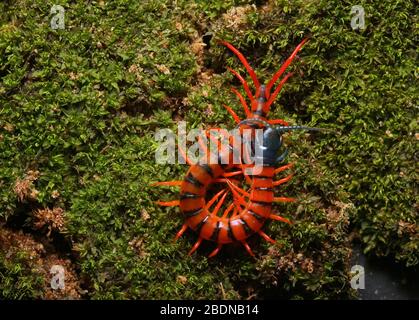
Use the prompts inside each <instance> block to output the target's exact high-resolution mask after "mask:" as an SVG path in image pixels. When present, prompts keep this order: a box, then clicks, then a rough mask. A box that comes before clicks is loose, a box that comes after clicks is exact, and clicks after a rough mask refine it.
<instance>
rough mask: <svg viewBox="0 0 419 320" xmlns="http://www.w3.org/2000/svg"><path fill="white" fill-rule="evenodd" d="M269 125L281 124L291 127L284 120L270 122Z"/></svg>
mask: <svg viewBox="0 0 419 320" xmlns="http://www.w3.org/2000/svg"><path fill="white" fill-rule="evenodd" d="M268 122H269V124H273V125H274V124H280V125H281V126H289V123H288V122H286V121H285V120H282V119H275V120H268Z"/></svg>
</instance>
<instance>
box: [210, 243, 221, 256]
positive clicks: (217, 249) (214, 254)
mask: <svg viewBox="0 0 419 320" xmlns="http://www.w3.org/2000/svg"><path fill="white" fill-rule="evenodd" d="M222 247H223V245H222V244H219V245H218V246H217V248H215V249H214V251H212V252H211V253H210V254H209V256H208V258H212V257H214V256H216V255H217V254H218V252H220V250H221V248H222Z"/></svg>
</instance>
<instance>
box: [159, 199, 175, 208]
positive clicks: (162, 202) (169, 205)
mask: <svg viewBox="0 0 419 320" xmlns="http://www.w3.org/2000/svg"><path fill="white" fill-rule="evenodd" d="M156 203H157V204H158V205H159V206H163V207H176V206H178V205H179V203H180V201H179V200H173V201H167V202H166V201H156Z"/></svg>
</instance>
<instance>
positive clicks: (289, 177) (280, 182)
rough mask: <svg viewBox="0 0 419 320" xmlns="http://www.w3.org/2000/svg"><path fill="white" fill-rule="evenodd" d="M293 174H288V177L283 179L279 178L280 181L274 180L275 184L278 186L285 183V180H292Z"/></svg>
mask: <svg viewBox="0 0 419 320" xmlns="http://www.w3.org/2000/svg"><path fill="white" fill-rule="evenodd" d="M292 176H293V175H292V174H290V175H289V176H287V177H285V178H283V179H281V180H278V181H274V182H273V185H274V186H275V187H276V186H279V185H280V184H283V183H285V182H288V181H290V180H291V178H292Z"/></svg>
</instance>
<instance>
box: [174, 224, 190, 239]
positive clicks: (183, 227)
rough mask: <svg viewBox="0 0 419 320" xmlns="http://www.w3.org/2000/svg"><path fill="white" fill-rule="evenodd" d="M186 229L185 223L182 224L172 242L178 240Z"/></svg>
mask: <svg viewBox="0 0 419 320" xmlns="http://www.w3.org/2000/svg"><path fill="white" fill-rule="evenodd" d="M187 229H188V225H187V224H186V223H184V224H183V226H182V228H181V229H180V230H179V232H178V233H176V236H175V238H174V239H173V241H176V240H177V239H179V238H180V237H181V236H182V234H184V233H185V231H186V230H187Z"/></svg>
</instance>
